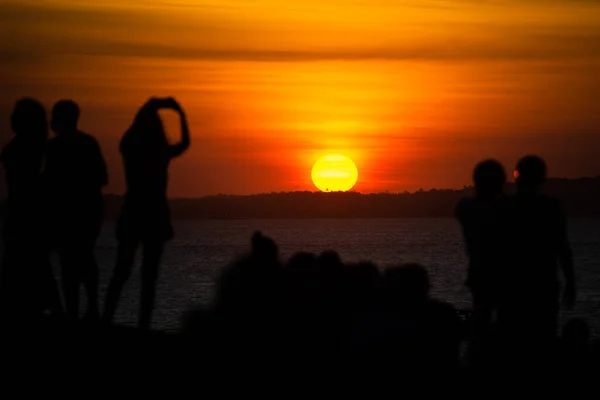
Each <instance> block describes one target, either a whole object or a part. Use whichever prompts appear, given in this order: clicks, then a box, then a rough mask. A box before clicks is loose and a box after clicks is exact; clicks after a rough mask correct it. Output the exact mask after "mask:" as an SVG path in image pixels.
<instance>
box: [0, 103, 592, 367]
mask: <svg viewBox="0 0 600 400" xmlns="http://www.w3.org/2000/svg"><path fill="white" fill-rule="evenodd" d="M162 108H167V109H171V110H174V111H176V112H178V113H179V115H180V117H181V131H182V140H181V142H180V143H178V144H175V145H171V144H169V143H168V141H167V139H166V135H165V132H164V128H163V126H162V122H161V121H160V117H159V115H158V111H159V110H160V109H162ZM79 114H80V110H79V107H78V106H77V104H76V103H74V102H72V101H68V100H65V101H60V102H58V103H57V104H56V105H55V107H54V108H53V112H52V121H51V123H50V124H48V122H47V121H46V113H45V110H44V108H43V106H42V105H41V104H40V103H39V102H37V101H35V100H33V99H23V100H21V101H19V102H18V103H17V104H16V106H15V109H14V112H13V115H12V121H11V122H12V129H13V131H14V133H15V136H14V138H13V140H12V141H11V142H10V143H9V144H8V145H7V146H6V147H5V148H4V150H3V152H2V156H1V161H2V163H3V166H4V169H5V172H6V177H7V184H8V216H7V218H6V219H5V221H4V227H3V242H4V260H3V268H2V276H1V278H2V281H1V282H0V313H1V321H2V322H3V327H2V330H3V332H4V333H6V332H11V331H12V332H14V333H16V334H15V336H14V337H17V338H20V339H23V338H30V337H37V339H32V340H33V342H30V343H29V344H32V343H33V344H36V345H37V347H38V348H40V347H41V348H45V349H48V348H50V349H56V351H58V352H59V353H61V352H62V351H63V350H64V349H65V348H68V349H70V350H73V351H74V352H75V353H77V354H83V358H84V359H87V360H88V361H89V360H90V357H91V356H90V354H91V353H89V352H90V351H92V349H93V351H94V352H95V353H94V354H95V356H103V357H104V359H107V358H114V357H123V356H124V354H129V353H128V352H131V351H133V350H132V349H137V350H139V351H140V352H141V353H144V354H145V355H146V357H147V358H146V359H148V357H150V358H151V356H149V354H150V355H152V354H156V352H158V351H159V349H165V348H166V349H168V350H166V351H165V353H162V354H163V355H164V354H168V355H170V356H171V357H173V356H174V355H177V356H178V357H182V358H186V357H188V358H190V357H191V358H193V359H201V358H202V357H204V360H205V362H207V361H206V360H213V361H214V360H217V359H220V360H223V359H226V360H246V361H248V360H252V362H255V360H261V362H262V363H263V364H264V363H270V364H269V365H270V367H271V368H273V367H274V366H278V367H281V368H283V367H284V366H286V365H290V363H291V364H296V366H298V364H297V363H299V362H300V361H303V362H306V363H308V364H306V365H308V366H310V365H311V363H315V362H316V360H321V361H322V360H336V361H337V362H338V363H339V362H349V363H350V364H351V365H356V363H359V364H360V365H361V366H362V367H365V366H366V365H376V366H379V367H380V368H387V369H388V370H398V369H402V370H411V371H413V372H414V371H423V372H424V371H429V372H431V371H434V372H444V371H456V370H459V369H461V368H465V367H469V368H470V369H471V371H475V372H481V371H487V370H489V369H491V368H492V369H493V368H496V369H498V368H499V369H504V370H506V369H507V368H508V369H510V370H517V369H521V370H523V371H526V370H527V369H528V368H532V367H536V368H539V367H542V366H543V367H546V368H551V369H554V370H558V371H565V372H566V371H581V370H583V369H585V368H588V367H589V366H590V365H595V363H597V362H598V361H599V360H600V359H599V358H598V352H597V350H596V348H597V346H595V345H594V344H593V343H592V334H591V332H590V329H589V327H588V325H587V324H586V322H585V321H584V320H582V319H573V320H570V321H568V322H567V323H566V324H565V325H564V326H563V327H561V326H560V324H559V312H560V300H561V294H562V296H563V297H562V299H563V300H564V305H565V306H566V307H567V308H571V307H573V305H574V303H575V300H576V286H575V272H574V266H573V261H572V254H571V248H570V243H569V240H568V235H567V226H566V224H567V222H566V221H567V219H566V215H565V213H564V210H563V209H562V206H561V205H560V203H559V202H557V201H556V200H555V199H552V198H550V197H548V196H546V195H544V194H543V191H542V187H543V183H544V181H545V179H546V174H547V168H546V165H545V163H544V161H543V160H542V159H541V158H539V157H536V156H526V157H524V158H522V159H521V160H520V161H519V163H518V164H517V166H516V168H515V177H516V185H517V193H516V194H514V195H511V196H508V195H506V194H505V193H504V186H505V184H506V180H507V178H506V175H507V174H506V173H505V170H504V167H503V166H502V165H501V164H500V163H499V162H497V161H495V160H486V161H483V162H481V163H480V164H478V165H477V166H476V167H475V170H474V172H473V182H474V184H475V195H474V196H473V197H471V198H465V199H463V200H462V201H461V202H460V203H459V204H458V205H457V207H456V218H457V219H458V221H459V222H460V224H461V227H462V233H463V235H464V239H465V245H466V246H465V247H466V252H467V254H468V258H469V265H468V271H467V275H468V278H467V282H466V286H467V287H468V288H469V290H470V292H471V295H472V300H473V307H472V309H470V310H469V311H464V310H457V309H456V308H455V307H454V306H453V305H451V304H449V303H446V302H443V301H441V300H438V299H435V298H433V297H432V296H431V294H430V286H431V285H430V279H429V275H428V272H427V269H426V268H425V267H424V266H422V265H419V264H414V263H413V264H411V263H409V264H403V265H398V266H395V267H386V268H381V267H380V266H377V265H375V264H373V263H372V262H369V261H364V262H353V263H347V262H344V261H343V260H342V258H341V257H340V255H339V254H338V253H336V252H335V251H333V250H331V251H324V252H322V253H320V254H313V253H309V252H299V253H296V254H294V255H293V256H291V257H290V258H289V259H287V260H283V259H282V258H281V256H280V254H279V247H278V245H277V243H276V242H275V241H274V240H273V239H272V238H270V237H268V236H265V235H263V234H262V233H261V232H259V231H257V232H255V233H254V235H253V236H252V237H251V238H250V243H249V244H250V248H249V251H248V252H247V254H245V255H243V256H241V257H239V258H237V259H236V260H234V261H233V262H232V264H231V265H229V266H228V267H227V268H226V269H225V270H224V271H223V273H222V274H221V276H220V277H219V279H218V281H217V282H216V287H217V290H216V294H215V297H214V300H213V302H212V303H211V304H209V305H206V306H204V307H198V308H194V309H192V310H190V311H189V312H186V313H185V315H182V319H181V329H180V330H179V331H178V332H176V333H161V332H157V331H152V330H151V329H150V328H151V325H152V310H153V308H154V301H155V287H156V282H157V279H158V271H159V266H160V261H161V256H162V251H163V248H164V245H165V244H166V242H167V241H168V240H169V239H171V237H172V236H173V235H174V232H173V228H172V226H171V220H170V210H169V208H168V202H167V196H166V193H167V181H168V173H167V172H168V166H169V163H170V161H171V160H172V159H173V158H175V157H178V156H179V155H181V154H183V153H184V152H185V151H186V150H187V148H188V147H189V145H190V137H189V132H188V127H187V122H186V119H185V114H184V112H183V110H182V108H181V107H180V105H179V104H178V103H177V102H176V101H175V100H174V99H172V98H168V99H156V98H153V99H150V100H149V101H148V102H147V103H146V104H144V105H143V106H142V108H141V109H140V111H139V112H138V113H137V115H136V116H135V118H134V121H133V123H132V125H131V127H130V128H129V129H128V130H127V132H126V133H125V134H124V136H123V139H122V141H121V146H120V150H121V154H122V156H123V161H124V169H125V175H126V178H127V193H126V195H125V202H124V205H123V208H122V211H121V214H120V216H119V220H118V223H117V231H116V232H115V234H116V237H117V240H118V242H119V246H118V251H117V253H118V255H117V260H116V265H115V269H114V273H113V277H112V279H111V281H110V284H109V287H108V293H107V296H106V299H105V304H104V309H103V312H101V311H100V306H99V305H98V266H97V265H96V261H95V258H94V248H95V243H96V239H97V237H98V235H99V231H100V227H101V225H102V220H103V214H102V210H103V200H102V187H103V186H105V185H106V184H107V182H108V174H107V172H106V165H105V162H104V159H103V156H102V153H101V150H100V147H99V145H98V143H97V142H96V140H95V139H94V138H93V137H92V136H91V135H88V134H86V133H83V132H81V131H80V130H79V129H78V119H79ZM49 127H51V128H52V130H53V131H54V133H55V137H54V138H53V139H51V140H48V137H49ZM140 245H141V246H142V247H143V262H142V268H141V270H142V290H141V309H140V319H139V328H141V329H128V328H122V327H121V328H120V327H116V326H114V325H112V319H113V315H114V314H115V312H116V309H117V306H118V302H119V299H120V295H121V292H122V290H123V287H124V285H125V283H126V281H127V280H128V279H129V278H130V275H131V271H132V268H133V263H134V258H135V254H136V249H137V248H138V246H140ZM51 252H56V253H57V254H58V256H59V259H60V263H61V272H62V274H61V279H60V281H61V285H60V288H61V289H62V293H61V292H60V291H59V286H58V284H57V281H56V279H55V277H54V276H53V275H52V271H51V266H50V264H49V261H48V256H49V254H50V253H51ZM559 272H562V274H563V276H564V281H565V284H564V287H561V286H560V284H559V279H558V274H559ZM165 273H168V271H166V272H165ZM80 286H81V287H83V288H84V289H85V291H86V298H87V301H86V304H87V309H86V311H85V313H84V317H83V318H80V314H81V313H80V311H79V297H80V295H79V287H80ZM63 304H64V306H63ZM40 337H42V339H39V338H40ZM14 343H16V342H14ZM107 343H110V344H111V346H108V347H105V346H103V345H105V344H107ZM62 346H66V347H62ZM105 349H108V350H107V352H104V350H105ZM13 350H16V351H17V352H18V351H19V350H22V348H19V347H16V348H14V349H13ZM63 355H64V354H63ZM113 362H114V360H113ZM150 362H152V360H150ZM369 363H370V364H369Z"/></svg>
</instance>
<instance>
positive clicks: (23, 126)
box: [10, 97, 48, 140]
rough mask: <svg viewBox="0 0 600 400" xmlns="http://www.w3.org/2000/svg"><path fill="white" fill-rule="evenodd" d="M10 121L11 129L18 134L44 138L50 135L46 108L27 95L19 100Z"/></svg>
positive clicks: (32, 137) (31, 137) (29, 137)
mask: <svg viewBox="0 0 600 400" xmlns="http://www.w3.org/2000/svg"><path fill="white" fill-rule="evenodd" d="M10 122H11V129H12V131H13V132H14V133H15V135H17V136H20V137H27V138H28V139H43V140H45V139H46V138H47V137H48V119H47V117H46V110H45V109H44V106H43V105H42V104H41V103H40V102H39V101H37V100H35V99H32V98H29V97H26V98H23V99H21V100H19V101H17V103H16V104H15V107H14V109H13V112H12V115H11V119H10Z"/></svg>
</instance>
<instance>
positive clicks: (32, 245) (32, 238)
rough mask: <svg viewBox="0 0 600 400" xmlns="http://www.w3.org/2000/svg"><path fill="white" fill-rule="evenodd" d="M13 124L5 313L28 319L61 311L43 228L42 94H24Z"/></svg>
mask: <svg viewBox="0 0 600 400" xmlns="http://www.w3.org/2000/svg"><path fill="white" fill-rule="evenodd" d="M11 128H12V130H13V132H14V134H15V137H14V138H13V139H12V140H11V141H10V142H9V143H8V144H7V145H6V147H5V148H4V149H3V151H2V155H1V156H0V159H1V161H2V164H3V166H4V169H5V173H6V183H7V188H8V199H7V200H8V202H7V218H6V220H5V222H4V227H3V232H2V234H3V235H2V237H3V241H4V246H5V249H4V265H3V268H2V276H1V278H0V282H1V283H0V284H1V287H0V296H1V307H2V312H3V316H8V315H10V317H9V318H11V319H12V318H17V319H18V320H19V321H20V322H28V321H29V320H30V319H31V318H32V317H33V318H35V317H36V316H41V315H42V312H44V311H50V312H53V313H60V312H61V311H62V306H61V302H60V296H59V294H58V287H57V285H56V281H55V279H54V276H53V275H52V269H51V265H50V263H49V261H48V258H47V256H48V251H47V250H48V246H47V244H46V243H45V242H46V237H45V232H44V223H45V220H44V209H43V201H42V163H43V158H44V154H45V152H46V146H47V141H48V120H47V118H46V110H44V107H43V106H42V105H41V104H40V103H39V102H38V101H37V100H34V99H31V98H24V99H21V100H19V101H18V102H17V103H16V105H15V107H14V110H13V113H12V116H11Z"/></svg>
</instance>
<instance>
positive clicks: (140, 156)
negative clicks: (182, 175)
mask: <svg viewBox="0 0 600 400" xmlns="http://www.w3.org/2000/svg"><path fill="white" fill-rule="evenodd" d="M160 109H171V110H174V111H176V112H178V113H179V115H180V120H181V136H182V139H181V142H180V143H178V144H175V145H171V144H169V142H168V140H167V136H166V133H165V130H164V127H163V124H162V121H161V119H160V116H159V114H158V112H159V110H160ZM189 145H190V135H189V130H188V124H187V119H186V116H185V114H184V112H183V110H182V109H181V107H180V105H179V104H178V103H177V102H176V101H175V100H174V99H172V98H167V99H157V98H153V99H150V101H148V102H147V103H146V104H145V105H144V106H143V107H142V108H141V109H140V110H139V112H138V113H137V115H136V116H135V119H134V121H133V124H132V125H131V127H130V128H129V130H128V131H127V132H126V133H125V135H124V136H123V139H122V140H121V154H122V156H123V162H124V166H125V177H126V180H127V193H126V195H125V202H124V204H123V208H122V211H121V215H120V217H119V220H118V223H117V239H118V241H119V248H118V254H117V264H116V266H115V270H114V274H113V277H112V279H111V281H110V284H109V287H108V293H107V295H106V304H105V308H104V314H103V321H104V322H105V323H108V322H110V321H111V320H112V319H113V316H114V314H115V311H116V308H117V304H118V301H119V298H120V295H121V291H122V290H123V286H124V285H125V282H126V281H127V280H128V279H129V277H130V275H131V271H132V269H133V264H134V258H135V253H136V250H137V248H138V246H139V244H140V243H141V244H142V245H143V261H142V271H141V272H142V291H141V306H140V316H139V326H140V327H141V328H149V327H150V325H151V320H152V310H153V308H154V299H155V293H156V280H157V277H158V269H159V265H160V260H161V257H162V253H163V248H164V245H165V243H166V242H167V241H168V240H169V239H171V238H172V237H173V228H172V226H171V217H170V211H169V206H168V202H167V181H168V168H169V163H170V162H171V160H172V159H173V158H175V157H178V156H180V155H181V154H183V153H184V152H185V151H186V150H187V149H188V147H189Z"/></svg>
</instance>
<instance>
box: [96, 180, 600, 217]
mask: <svg viewBox="0 0 600 400" xmlns="http://www.w3.org/2000/svg"><path fill="white" fill-rule="evenodd" d="M506 192H507V193H509V194H510V193H514V192H515V187H514V184H513V183H508V184H507V185H506ZM473 193H474V188H473V187H472V186H471V187H466V188H463V189H460V190H454V189H444V190H440V189H433V190H427V191H418V192H413V193H408V192H405V193H373V194H363V193H358V192H333V193H322V192H280V193H263V194H253V195H227V194H220V195H212V196H205V197H201V198H197V199H177V198H175V199H171V200H170V201H169V202H170V204H171V209H172V217H173V218H175V219H204V218H216V219H220V218H223V219H227V218H232V219H233V218H438V217H439V218H448V217H453V216H454V207H455V205H456V203H457V202H458V201H460V199H461V198H463V197H465V196H471V195H473ZM544 193H546V194H548V195H549V196H552V197H555V198H557V199H558V200H560V201H561V202H562V203H563V204H564V206H565V208H566V210H567V212H568V214H569V216H571V217H600V177H595V178H580V179H559V178H550V179H548V181H547V183H546V185H545V187H544ZM122 201H123V199H122V197H121V196H115V195H108V196H106V198H105V204H106V216H107V218H108V219H116V218H117V217H118V214H119V210H120V208H121V204H122Z"/></svg>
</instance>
